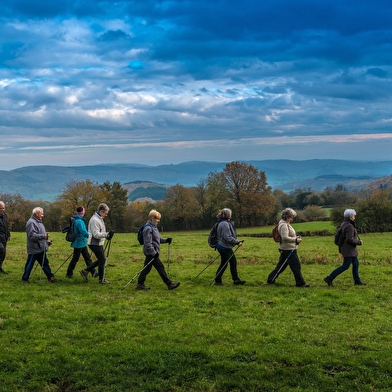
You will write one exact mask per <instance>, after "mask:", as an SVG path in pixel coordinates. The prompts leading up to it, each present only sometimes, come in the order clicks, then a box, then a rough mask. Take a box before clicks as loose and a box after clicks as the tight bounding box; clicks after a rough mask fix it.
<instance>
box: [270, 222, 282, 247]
mask: <svg viewBox="0 0 392 392" xmlns="http://www.w3.org/2000/svg"><path fill="white" fill-rule="evenodd" d="M272 238H273V239H274V241H275V242H279V243H281V242H282V237H281V236H280V234H279V230H278V225H276V226H275V227H274V228H273V229H272Z"/></svg>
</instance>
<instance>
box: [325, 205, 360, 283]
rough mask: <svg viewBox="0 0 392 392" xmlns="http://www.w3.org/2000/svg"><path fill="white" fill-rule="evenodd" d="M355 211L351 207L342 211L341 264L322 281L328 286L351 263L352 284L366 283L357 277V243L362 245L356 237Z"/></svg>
mask: <svg viewBox="0 0 392 392" xmlns="http://www.w3.org/2000/svg"><path fill="white" fill-rule="evenodd" d="M356 215H357V213H356V212H355V210H353V209H347V210H345V211H344V213H343V217H344V220H343V222H342V224H341V228H342V233H341V235H342V236H343V238H344V243H343V245H342V246H341V247H339V252H340V253H341V254H342V256H343V264H342V265H341V266H340V267H338V268H336V269H335V270H333V271H332V272H331V274H330V275H328V276H327V277H325V278H324V282H325V283H327V285H328V286H333V283H332V282H333V280H334V279H335V278H336V277H337V276H338V275H340V274H341V273H342V272H344V271H346V270H348V269H349V268H350V265H352V272H353V278H354V285H359V286H362V285H366V283H365V282H362V280H361V279H360V277H359V260H358V249H357V246H358V245H363V242H362V240H360V239H359V237H358V232H357V229H356V225H355V217H356Z"/></svg>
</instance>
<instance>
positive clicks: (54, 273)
mask: <svg viewBox="0 0 392 392" xmlns="http://www.w3.org/2000/svg"><path fill="white" fill-rule="evenodd" d="M71 256H73V252H72V253H71V254H70V255H69V256H68V257H67V258H66V259H65V261H64V262H63V264H61V265H60V267H59V268H57V270H56V271H55V272H53V275H56V274H57V272H58V271H59V270H60V268H61V267H62V266H63V265H64V264H65V263H66V262H67V261H68V260H69V259H70V258H71Z"/></svg>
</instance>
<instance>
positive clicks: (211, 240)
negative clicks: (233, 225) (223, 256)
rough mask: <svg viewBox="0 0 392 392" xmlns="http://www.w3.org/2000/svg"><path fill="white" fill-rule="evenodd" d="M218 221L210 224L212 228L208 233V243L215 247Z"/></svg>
mask: <svg viewBox="0 0 392 392" xmlns="http://www.w3.org/2000/svg"><path fill="white" fill-rule="evenodd" d="M219 223H220V222H216V223H215V224H214V226H212V229H211V231H210V234H208V245H210V247H211V248H214V249H215V248H216V246H217V245H218V233H217V229H218V225H219Z"/></svg>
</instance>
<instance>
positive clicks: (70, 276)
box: [65, 274, 74, 279]
mask: <svg viewBox="0 0 392 392" xmlns="http://www.w3.org/2000/svg"><path fill="white" fill-rule="evenodd" d="M65 277H66V278H69V279H72V278H73V277H74V276H73V275H72V274H71V275H68V274H67V275H65Z"/></svg>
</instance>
